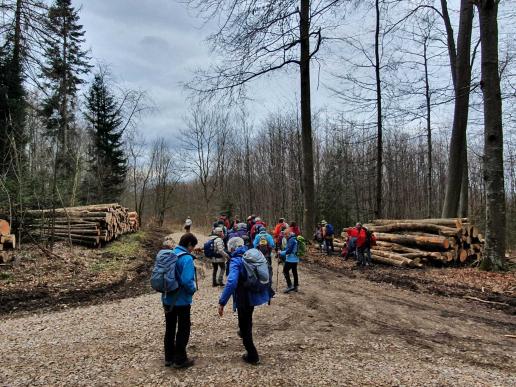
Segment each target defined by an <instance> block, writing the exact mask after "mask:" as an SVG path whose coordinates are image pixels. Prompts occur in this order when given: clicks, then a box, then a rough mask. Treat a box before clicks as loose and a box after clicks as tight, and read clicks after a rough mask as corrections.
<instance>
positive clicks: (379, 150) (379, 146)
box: [374, 0, 383, 218]
mask: <svg viewBox="0 0 516 387" xmlns="http://www.w3.org/2000/svg"><path fill="white" fill-rule="evenodd" d="M375 9H376V30H375V36H374V55H375V66H374V67H375V77H376V113H377V127H378V128H377V130H378V133H377V140H376V141H377V142H376V208H375V211H374V215H375V217H376V218H381V217H382V191H383V190H382V180H383V179H382V175H383V169H382V168H383V165H382V164H383V127H382V88H381V87H382V86H381V79H380V0H376V3H375Z"/></svg>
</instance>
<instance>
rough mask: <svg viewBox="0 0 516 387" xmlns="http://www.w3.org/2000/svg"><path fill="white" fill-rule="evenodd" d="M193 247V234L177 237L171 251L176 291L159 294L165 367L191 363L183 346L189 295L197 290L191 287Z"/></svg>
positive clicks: (192, 282) (188, 324)
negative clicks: (177, 242)
mask: <svg viewBox="0 0 516 387" xmlns="http://www.w3.org/2000/svg"><path fill="white" fill-rule="evenodd" d="M196 245H197V238H196V237H195V235H193V234H191V233H186V234H184V235H183V236H182V237H181V239H180V240H179V245H178V246H176V248H175V249H174V250H173V252H174V254H175V255H176V256H177V257H178V260H177V263H176V266H175V274H176V279H177V282H178V284H179V290H177V291H175V292H171V293H163V294H162V295H161V301H162V303H163V309H164V311H165V338H164V346H165V366H166V367H171V366H172V367H173V368H188V367H191V366H192V365H193V364H194V360H193V359H189V358H188V356H187V355H186V346H187V345H188V340H189V338H190V325H191V322H190V310H191V305H192V296H193V294H194V293H195V291H196V290H197V288H196V285H195V266H194V262H193V260H194V256H193V255H192V251H193V249H194V248H195V246H196ZM164 247H165V248H167V249H170V248H171V244H170V240H167V241H165V243H164ZM162 251H163V250H162ZM160 253H161V251H160ZM160 253H158V254H160Z"/></svg>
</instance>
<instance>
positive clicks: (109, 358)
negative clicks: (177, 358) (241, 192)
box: [0, 234, 516, 386]
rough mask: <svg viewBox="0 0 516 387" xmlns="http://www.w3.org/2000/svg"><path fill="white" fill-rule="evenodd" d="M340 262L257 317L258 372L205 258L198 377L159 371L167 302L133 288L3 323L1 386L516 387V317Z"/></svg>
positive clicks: (303, 278)
mask: <svg viewBox="0 0 516 387" xmlns="http://www.w3.org/2000/svg"><path fill="white" fill-rule="evenodd" d="M161 236H163V234H162V235H161ZM147 240H148V241H149V242H148V243H150V241H151V240H153V238H149V239H147ZM154 242H156V241H154ZM154 248H155V247H154ZM149 253H150V251H149ZM312 259H314V258H312ZM333 259H337V258H330V259H328V258H326V257H324V258H322V257H320V258H319V261H321V262H322V261H323V260H324V261H326V264H324V265H321V262H319V264H314V263H309V262H305V263H303V264H301V267H300V282H301V286H300V292H299V293H294V294H289V295H285V294H283V293H278V294H277V295H276V297H275V298H274V300H273V301H272V304H271V305H270V306H263V307H260V308H258V309H257V310H256V312H255V319H254V321H255V328H254V333H255V342H256V345H257V347H258V349H259V351H260V354H261V356H262V363H261V365H260V366H257V367H254V366H248V365H246V364H244V363H243V362H242V361H241V360H240V356H241V355H242V353H243V347H242V344H241V340H240V339H239V338H238V336H237V335H236V330H237V319H236V316H235V315H234V314H233V313H231V310H230V308H227V309H228V310H227V311H226V315H225V316H224V318H219V317H218V315H217V299H218V296H219V293H220V289H219V288H217V289H214V288H212V287H211V283H210V281H211V277H210V267H209V266H207V265H206V266H205V265H204V263H203V262H202V260H200V261H199V262H198V263H197V264H198V265H199V268H200V270H199V273H200V276H199V277H200V278H199V285H200V290H199V292H198V293H197V294H196V295H195V298H194V304H193V306H192V334H191V339H190V344H189V355H190V356H192V357H193V358H195V359H196V365H195V366H194V367H193V368H192V369H189V370H182V371H179V370H173V369H169V368H165V367H164V366H163V355H162V340H163V329H164V328H163V312H162V309H161V305H160V298H159V295H157V294H156V293H153V292H151V291H149V290H146V289H145V287H144V286H143V285H142V286H141V287H139V286H136V285H135V287H136V288H138V289H139V290H137V291H135V292H136V293H137V292H140V293H143V294H141V295H138V296H133V297H129V296H131V292H129V293H124V292H123V291H121V292H120V293H121V294H124V296H123V298H122V299H115V300H113V298H120V297H118V296H113V295H112V294H111V293H112V292H111V293H109V292H108V293H103V294H99V295H98V299H99V300H102V301H104V302H101V303H99V304H96V303H95V302H94V301H92V300H91V298H90V299H89V301H87V304H90V305H85V306H81V307H76V308H67V310H62V309H63V307H62V304H59V303H57V304H55V307H56V308H57V309H60V310H54V311H50V310H48V308H47V309H43V310H38V312H37V313H36V312H35V311H33V312H29V311H24V312H23V311H18V312H16V311H15V312H14V313H11V314H10V315H5V314H4V316H3V320H2V321H0V342H2V346H0V358H1V359H2V369H1V371H0V385H8V386H11V385H12V386H16V385H31V386H34V385H214V386H222V385H439V386H442V385H464V386H476V385H485V386H510V385H515V384H516V354H515V351H514V348H515V345H516V341H515V340H514V339H513V338H510V337H509V336H510V335H514V334H516V322H515V321H514V316H513V315H512V310H510V309H507V308H502V309H503V310H496V309H493V308H491V306H501V305H497V304H489V305H486V304H483V303H480V302H475V301H471V300H467V299H463V298H461V297H457V296H453V297H444V296H443V294H440V295H435V294H429V292H428V291H427V290H429V289H426V288H421V289H420V288H418V289H413V288H411V287H409V286H403V283H402V284H401V285H402V286H399V285H400V283H399V281H392V283H388V282H389V281H388V279H387V278H385V276H386V274H385V273H384V271H385V269H384V268H381V267H375V268H373V269H372V270H370V271H367V272H361V271H358V270H354V269H353V268H352V267H346V266H348V263H345V266H344V267H341V268H332V269H331V270H330V269H329V268H327V267H323V266H331V265H330V264H329V263H328V260H330V261H331V260H333ZM315 260H317V257H315ZM349 265H350V264H349ZM346 272H349V273H347V274H346ZM387 272H388V270H387ZM350 273H351V274H350ZM372 273H377V274H375V275H373V274H372ZM382 273H383V274H382ZM391 273H392V274H391V276H393V278H398V277H399V276H398V274H399V273H398V271H391ZM402 274H403V275H406V274H407V273H402ZM275 275H276V270H275ZM368 276H369V278H368ZM376 276H377V277H376ZM135 278H136V277H135ZM375 278H376V280H375ZM382 278H383V279H382ZM400 278H402V277H400ZM416 279H417V276H416V277H414V278H412V277H411V281H416ZM146 282H147V278H145V283H146ZM130 283H131V281H126V284H130ZM279 283H280V288H281V287H282V284H283V283H284V280H282V278H280V281H279ZM415 283H416V282H415ZM274 284H276V281H275V280H274ZM147 289H148V288H147ZM498 290H500V289H498ZM468 291H469V290H468ZM500 291H502V292H504V291H508V290H507V289H505V290H503V289H502V290H500ZM136 293H135V294H136ZM133 295H134V294H133ZM506 297H507V299H506V301H507V300H510V299H512V300H513V299H514V297H512V296H510V294H507V295H506ZM106 298H107V300H108V301H106ZM53 299H57V298H53ZM76 301H78V300H76ZM23 302H26V301H23ZM91 303H95V304H94V305H91ZM19 307H20V308H21V309H23V308H22V304H19ZM11 312H12V311H11ZM506 335H509V336H506Z"/></svg>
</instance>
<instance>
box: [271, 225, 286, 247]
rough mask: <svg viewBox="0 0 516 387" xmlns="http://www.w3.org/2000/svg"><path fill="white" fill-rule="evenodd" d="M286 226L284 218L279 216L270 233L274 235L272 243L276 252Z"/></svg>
mask: <svg viewBox="0 0 516 387" xmlns="http://www.w3.org/2000/svg"><path fill="white" fill-rule="evenodd" d="M287 228H288V224H287V223H285V218H279V220H278V223H277V224H276V227H274V232H273V233H272V236H273V237H274V243H276V252H278V250H279V249H280V247H281V242H282V240H283V237H284V236H285V235H284V234H285V229H287Z"/></svg>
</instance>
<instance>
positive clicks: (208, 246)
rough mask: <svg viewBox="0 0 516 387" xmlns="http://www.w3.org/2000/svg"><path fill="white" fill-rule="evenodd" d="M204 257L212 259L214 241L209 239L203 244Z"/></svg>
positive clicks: (213, 255)
mask: <svg viewBox="0 0 516 387" xmlns="http://www.w3.org/2000/svg"><path fill="white" fill-rule="evenodd" d="M204 256H205V257H206V258H214V257H215V239H209V240H208V241H207V242H206V243H205V244H204Z"/></svg>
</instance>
